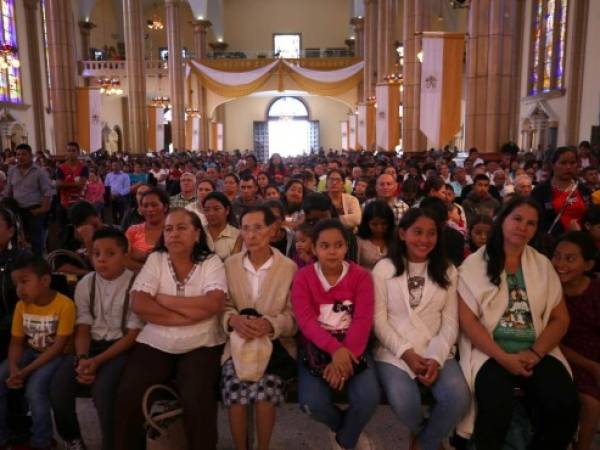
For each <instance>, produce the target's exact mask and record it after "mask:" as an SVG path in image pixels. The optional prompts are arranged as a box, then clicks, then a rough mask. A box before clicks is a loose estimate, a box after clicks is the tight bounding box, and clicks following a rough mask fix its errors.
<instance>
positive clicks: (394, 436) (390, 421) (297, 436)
mask: <svg viewBox="0 0 600 450" xmlns="http://www.w3.org/2000/svg"><path fill="white" fill-rule="evenodd" d="M77 410H78V416H79V418H80V421H81V427H82V432H83V434H84V439H85V442H86V444H87V447H88V449H89V450H100V430H99V426H98V419H97V417H96V411H95V409H94V407H93V404H92V402H91V400H89V399H80V400H78V401H77ZM219 431H220V440H219V450H233V443H232V441H231V434H230V433H229V424H228V421H227V415H226V414H225V410H224V409H221V410H220V412H219ZM367 433H368V434H369V435H370V436H371V438H372V441H373V443H374V444H375V447H376V450H404V449H407V448H408V430H407V429H406V428H404V427H403V426H402V425H400V424H399V423H398V421H397V420H396V419H395V417H394V415H393V413H392V411H391V410H390V408H389V407H388V406H380V407H379V408H378V410H377V413H376V414H375V417H374V418H373V419H372V420H371V421H370V422H369V425H368V426H367ZM328 439H329V438H328V432H327V429H326V427H324V426H323V425H320V424H318V423H316V422H314V421H313V420H311V419H310V418H308V417H307V416H306V415H304V414H303V413H301V412H300V410H299V409H298V405H294V404H286V405H283V406H282V407H280V408H279V409H278V416H277V425H276V427H275V433H274V436H273V441H272V447H271V450H329V448H330V447H329V441H328ZM593 450H600V438H599V439H597V442H596V445H595V447H594V449H593Z"/></svg>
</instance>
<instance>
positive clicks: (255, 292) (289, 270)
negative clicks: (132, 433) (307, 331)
mask: <svg viewBox="0 0 600 450" xmlns="http://www.w3.org/2000/svg"><path fill="white" fill-rule="evenodd" d="M240 222H241V236H242V239H243V240H244V245H245V248H246V250H245V251H243V252H240V253H237V254H235V255H232V256H230V257H229V258H228V259H227V260H226V261H225V271H226V273H227V284H228V291H229V295H228V298H227V301H226V303H225V313H224V314H223V327H224V329H225V331H226V332H227V333H228V334H229V339H228V342H227V344H226V346H225V351H224V354H223V358H222V362H223V369H222V376H221V377H222V381H221V393H222V397H223V403H224V404H225V406H226V407H227V408H228V409H229V423H230V427H231V432H232V435H233V440H234V444H235V448H236V450H246V445H247V443H246V428H247V418H246V406H247V405H250V404H252V405H254V406H255V408H256V432H257V437H258V439H257V440H258V449H259V450H268V448H269V442H270V440H271V435H272V432H273V426H274V425H275V406H277V405H278V404H279V403H281V401H282V400H283V394H284V392H283V380H282V374H281V373H279V372H280V371H281V370H282V369H281V366H282V364H283V365H286V362H287V363H288V364H287V366H289V369H290V371H291V372H294V373H295V369H296V365H295V363H294V361H293V359H292V358H295V356H296V347H295V342H294V339H293V336H294V335H295V334H296V330H297V328H296V322H295V319H294V317H293V314H292V307H291V303H290V288H291V285H292V280H293V278H294V274H295V272H296V264H295V263H294V262H293V261H292V260H291V259H288V258H286V257H285V256H284V255H283V254H281V252H279V251H278V250H277V249H275V248H273V247H270V246H269V240H270V238H271V236H272V235H273V225H274V223H275V217H274V215H273V213H272V211H271V210H270V209H269V208H268V207H267V206H253V207H251V208H248V209H247V210H246V211H244V212H243V213H242V216H241V219H240ZM234 339H235V340H236V342H241V341H242V340H243V341H245V342H248V341H252V340H255V339H261V340H262V341H256V345H260V348H261V349H265V344H266V346H267V348H266V350H264V351H263V352H262V353H263V356H264V359H263V362H266V361H267V360H268V359H269V355H271V361H270V362H271V363H272V364H269V365H267V366H266V369H265V370H264V372H263V373H261V372H260V371H259V370H258V369H256V370H247V369H248V368H249V367H255V366H256V363H257V358H254V360H251V361H250V362H248V361H247V360H246V356H247V351H244V350H245V348H244V347H243V346H240V347H238V354H237V355H236V353H235V351H236V347H235V346H234V345H233V344H232V342H233V341H234ZM269 340H270V341H271V342H272V343H273V346H272V349H273V350H272V351H270V347H271V345H270V343H269ZM265 341H266V342H265ZM244 345H246V344H244ZM232 351H233V352H234V354H233V358H232ZM255 355H256V353H255ZM236 356H237V358H236ZM274 357H275V358H276V359H277V361H278V362H279V364H278V367H279V368H278V369H277V368H275V363H274V360H273V358H274ZM250 359H252V358H250ZM249 364H252V365H249ZM284 370H285V369H284ZM245 373H246V375H247V377H246V376H244V374H245Z"/></svg>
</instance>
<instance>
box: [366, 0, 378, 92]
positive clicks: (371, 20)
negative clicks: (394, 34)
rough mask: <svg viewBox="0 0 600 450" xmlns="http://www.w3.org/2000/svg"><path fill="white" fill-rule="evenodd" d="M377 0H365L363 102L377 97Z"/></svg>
mask: <svg viewBox="0 0 600 450" xmlns="http://www.w3.org/2000/svg"><path fill="white" fill-rule="evenodd" d="M377 2H378V0H365V38H364V45H365V48H364V55H365V56H364V59H365V77H364V85H365V87H364V91H363V98H362V101H363V103H364V102H366V101H368V100H372V99H373V98H374V97H375V82H376V76H377Z"/></svg>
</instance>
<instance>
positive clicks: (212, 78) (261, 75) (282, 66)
mask: <svg viewBox="0 0 600 450" xmlns="http://www.w3.org/2000/svg"><path fill="white" fill-rule="evenodd" d="M189 64H190V66H189V67H191V71H193V72H194V73H195V74H196V75H197V76H198V78H199V79H200V82H201V83H202V84H203V85H204V86H205V87H206V88H207V89H210V90H211V91H213V92H215V93H217V94H219V95H221V96H223V97H241V96H245V95H249V94H251V93H252V92H254V91H257V90H258V89H260V88H261V87H262V86H263V85H264V84H265V83H266V82H267V81H268V80H269V79H270V77H272V76H278V77H279V87H278V88H279V90H280V91H284V90H285V89H286V86H285V84H286V83H285V81H286V75H287V76H289V78H291V79H292V80H293V81H295V82H296V83H297V84H298V85H299V86H300V87H301V88H302V89H303V90H305V91H307V92H310V93H313V94H318V95H339V94H342V93H344V92H347V91H348V90H350V89H352V88H353V87H355V86H357V85H358V83H360V81H361V80H362V77H363V68H364V62H362V61H361V62H359V63H356V64H353V65H352V66H349V67H344V68H342V69H335V70H314V69H307V68H304V67H300V66H297V65H294V64H291V63H289V62H288V61H286V60H281V59H278V60H275V61H273V62H271V63H268V64H266V65H264V66H263V67H259V68H257V69H252V70H247V71H243V72H235V71H227V70H218V69H214V68H212V67H208V66H206V65H204V64H202V63H200V62H199V61H194V60H192V61H190V63H189ZM294 88H296V89H297V87H296V86H295V87H294Z"/></svg>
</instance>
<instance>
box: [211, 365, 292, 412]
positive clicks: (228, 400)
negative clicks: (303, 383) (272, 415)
mask: <svg viewBox="0 0 600 450" xmlns="http://www.w3.org/2000/svg"><path fill="white" fill-rule="evenodd" d="M221 397H222V398H223V404H224V405H225V406H227V407H229V406H231V405H249V404H252V403H256V402H258V401H265V402H270V403H273V405H275V406H277V405H279V404H280V403H282V402H283V400H284V389H283V381H282V380H281V378H279V377H278V376H277V375H271V374H268V373H265V374H264V375H263V377H262V378H261V379H260V380H258V381H256V382H252V381H242V380H240V379H239V378H238V376H237V374H236V372H235V366H234V365H233V361H232V360H231V359H228V360H227V361H226V362H225V364H224V365H223V368H222V370H221Z"/></svg>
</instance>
